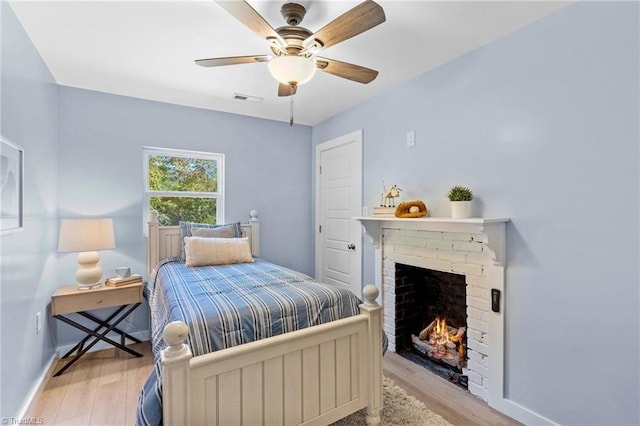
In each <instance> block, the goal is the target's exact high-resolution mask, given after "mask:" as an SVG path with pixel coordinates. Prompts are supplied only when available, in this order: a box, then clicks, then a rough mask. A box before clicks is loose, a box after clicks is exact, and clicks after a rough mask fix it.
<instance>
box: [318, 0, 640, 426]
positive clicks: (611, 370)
mask: <svg viewBox="0 0 640 426" xmlns="http://www.w3.org/2000/svg"><path fill="white" fill-rule="evenodd" d="M638 19H639V6H638V3H637V2H580V3H578V4H575V5H572V6H569V7H568V8H566V9H563V10H561V11H559V12H558V13H556V14H554V15H552V16H550V17H547V18H545V19H542V20H540V21H538V22H535V23H533V24H531V25H529V26H527V27H525V28H524V29H522V30H520V31H517V32H515V33H512V34H510V35H508V36H505V37H503V38H501V39H499V40H497V41H495V42H493V43H491V44H489V45H487V46H485V47H483V48H481V49H478V50H476V51H474V52H472V53H470V54H467V55H465V56H464V57H462V58H459V59H457V60H455V61H453V62H451V63H449V64H447V65H445V66H442V67H440V68H438V69H436V70H434V71H432V72H429V73H426V74H424V75H422V76H421V77H419V78H417V79H414V80H412V81H410V82H408V83H407V84H404V85H402V86H400V87H398V88H396V89H393V90H391V91H389V92H387V93H385V94H383V95H381V96H378V97H376V98H375V99H373V100H371V101H369V102H367V103H364V104H361V105H360V106H358V107H356V108H353V109H351V110H349V111H347V112H345V113H343V114H340V115H338V116H336V117H334V118H331V119H329V120H327V121H326V122H324V123H321V124H320V125H317V126H315V127H314V128H313V142H314V144H317V143H321V142H324V141H326V140H329V139H332V138H335V137H337V136H339V135H342V134H345V133H347V132H350V131H352V130H354V129H358V128H363V129H364V182H365V183H364V201H365V204H367V205H369V206H372V205H375V204H376V202H377V200H378V199H379V194H380V190H381V181H382V180H383V179H384V180H385V181H386V182H387V183H388V184H391V183H396V184H398V185H399V186H400V187H401V188H403V189H404V190H405V192H404V193H403V197H402V199H404V200H410V199H415V198H419V199H422V200H424V201H425V202H426V204H427V205H428V206H429V207H430V208H431V212H432V213H431V214H432V216H447V215H448V214H449V210H448V205H447V200H446V199H445V197H444V194H445V192H446V190H447V189H448V188H449V187H450V186H452V185H454V184H462V185H468V186H470V187H471V188H472V189H473V190H474V191H475V192H476V194H477V199H476V200H475V201H474V203H475V208H476V210H475V214H476V215H478V216H485V217H510V218H511V220H512V222H511V224H510V225H509V226H508V229H507V253H508V267H507V276H506V288H507V291H506V304H505V306H506V316H507V325H506V332H507V336H506V338H507V341H506V362H507V372H506V373H507V374H506V389H507V392H508V397H509V399H511V400H513V401H515V402H517V403H519V404H522V405H523V406H525V407H527V408H529V409H530V410H533V411H534V412H536V413H538V414H541V415H543V416H546V417H548V418H549V419H551V420H553V421H555V422H558V423H560V424H574V425H587V424H590V425H595V424H598V425H604V424H611V425H612V424H616V425H632V424H633V425H637V424H639V423H640V413H639V409H638V401H640V391H639V386H640V380H639V377H640V371H639V364H640V353H639V349H640V330H639V320H638V318H639V314H640V309H639V306H638V303H639V293H638V283H639V282H640V275H639V270H638V265H639V264H638V262H639V256H640V253H639V248H638V238H639V225H638V222H639V217H640V216H639V209H638V194H639V193H640V186H639V180H640V167H639V140H640V136H639V129H638V123H639V122H638V119H639V113H640V111H639V89H640V87H639V76H640V74H639V63H640V61H639V56H638V52H639V42H638V35H639V34H640V32H639V30H640V27H639V23H638ZM416 53H417V54H428V52H419V51H418V52H416ZM410 130H415V131H416V141H417V142H416V146H415V147H413V148H407V147H406V144H405V134H406V132H408V131H410ZM370 254H371V250H369V256H368V258H367V259H366V260H367V263H366V265H365V278H366V281H368V282H372V280H373V263H372V259H371V256H370Z"/></svg>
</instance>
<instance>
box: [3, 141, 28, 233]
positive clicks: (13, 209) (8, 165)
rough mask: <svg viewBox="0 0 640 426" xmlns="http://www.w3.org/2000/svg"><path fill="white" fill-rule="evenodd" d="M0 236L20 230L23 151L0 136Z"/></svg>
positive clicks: (22, 196) (21, 224)
mask: <svg viewBox="0 0 640 426" xmlns="http://www.w3.org/2000/svg"><path fill="white" fill-rule="evenodd" d="M0 141H1V145H0V184H1V186H0V235H2V234H8V233H10V232H16V231H20V230H22V227H23V220H24V219H23V199H24V193H23V189H24V150H23V149H22V148H21V147H20V146H18V145H16V144H15V143H13V142H11V141H10V140H9V139H7V138H5V137H4V136H0Z"/></svg>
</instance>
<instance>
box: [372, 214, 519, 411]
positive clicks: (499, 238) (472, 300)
mask: <svg viewBox="0 0 640 426" xmlns="http://www.w3.org/2000/svg"><path fill="white" fill-rule="evenodd" d="M359 220H360V221H361V223H362V224H363V226H364V228H365V231H366V233H367V235H368V236H369V237H370V238H371V241H372V242H373V245H374V247H375V248H376V285H377V286H378V287H379V288H380V289H381V294H382V303H383V306H384V330H385V333H386V334H387V336H388V338H389V350H391V351H393V352H395V351H396V345H397V342H396V312H395V310H396V264H402V265H410V266H414V267H419V268H425V269H427V270H433V271H441V272H447V273H453V274H457V275H460V276H463V277H464V282H465V283H466V287H465V288H466V326H467V334H466V349H467V354H466V357H467V359H466V365H465V367H464V368H463V372H464V374H465V375H466V376H467V377H468V389H469V391H470V392H471V393H472V394H473V395H475V396H477V397H479V398H481V399H483V400H485V401H488V402H489V403H490V405H493V404H491V402H492V399H493V400H496V401H497V400H501V399H502V398H504V383H503V377H504V375H503V372H504V284H505V283H504V266H505V223H506V222H508V219H481V218H479V219H450V218H421V219H396V218H386V217H385V218H359ZM492 289H493V290H494V292H495V291H498V292H499V293H500V296H501V297H500V300H499V303H498V306H497V307H495V306H494V308H497V311H498V312H494V311H493V310H492Z"/></svg>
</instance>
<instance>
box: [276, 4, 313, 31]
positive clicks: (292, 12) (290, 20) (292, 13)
mask: <svg viewBox="0 0 640 426" xmlns="http://www.w3.org/2000/svg"><path fill="white" fill-rule="evenodd" d="M280 13H281V14H282V17H283V18H284V20H285V22H286V23H287V24H289V25H292V26H296V25H300V22H302V19H303V18H304V15H305V14H306V13H307V9H305V7H304V6H303V5H301V4H298V3H285V4H283V5H282V8H281V9H280Z"/></svg>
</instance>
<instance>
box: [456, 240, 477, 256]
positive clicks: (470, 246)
mask: <svg viewBox="0 0 640 426" xmlns="http://www.w3.org/2000/svg"><path fill="white" fill-rule="evenodd" d="M453 249H454V250H456V251H469V252H474V253H482V244H480V243H475V242H473V241H471V242H467V241H453Z"/></svg>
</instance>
